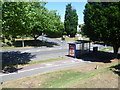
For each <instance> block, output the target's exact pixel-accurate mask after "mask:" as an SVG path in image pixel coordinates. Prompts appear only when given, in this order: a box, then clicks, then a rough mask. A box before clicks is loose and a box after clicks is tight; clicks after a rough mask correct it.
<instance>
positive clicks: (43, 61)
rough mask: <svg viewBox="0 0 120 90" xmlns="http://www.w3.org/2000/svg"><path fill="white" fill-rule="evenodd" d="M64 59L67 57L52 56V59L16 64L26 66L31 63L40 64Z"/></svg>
mask: <svg viewBox="0 0 120 90" xmlns="http://www.w3.org/2000/svg"><path fill="white" fill-rule="evenodd" d="M64 59H67V58H66V57H59V58H52V59H46V60H38V61H30V62H28V63H27V64H21V65H18V67H21V66H26V65H27V66H28V65H33V64H41V63H46V62H52V61H58V60H64Z"/></svg>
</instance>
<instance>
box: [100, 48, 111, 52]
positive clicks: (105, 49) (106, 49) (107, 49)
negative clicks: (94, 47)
mask: <svg viewBox="0 0 120 90" xmlns="http://www.w3.org/2000/svg"><path fill="white" fill-rule="evenodd" d="M112 50H113V48H112V47H107V48H103V49H100V50H99V51H105V52H107V51H112Z"/></svg>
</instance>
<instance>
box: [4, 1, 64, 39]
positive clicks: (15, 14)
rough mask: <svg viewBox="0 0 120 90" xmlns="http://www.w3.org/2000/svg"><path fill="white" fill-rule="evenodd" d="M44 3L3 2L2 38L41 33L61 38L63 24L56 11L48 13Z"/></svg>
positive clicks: (35, 36)
mask: <svg viewBox="0 0 120 90" xmlns="http://www.w3.org/2000/svg"><path fill="white" fill-rule="evenodd" d="M45 5H46V3H45V2H4V3H3V4H2V21H3V22H2V31H3V32H2V37H3V40H4V38H6V39H14V38H15V37H16V36H32V37H34V38H35V39H36V38H37V37H38V36H39V35H41V34H42V33H44V34H46V35H48V36H52V37H55V35H54V34H53V35H52V33H57V34H58V36H61V33H62V31H63V23H62V22H61V21H60V16H59V15H58V14H57V11H54V10H53V11H49V10H48V9H47V8H46V7H45Z"/></svg>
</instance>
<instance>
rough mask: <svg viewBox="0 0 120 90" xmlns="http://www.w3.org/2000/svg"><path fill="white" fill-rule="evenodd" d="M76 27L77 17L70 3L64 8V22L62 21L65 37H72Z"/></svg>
mask: <svg viewBox="0 0 120 90" xmlns="http://www.w3.org/2000/svg"><path fill="white" fill-rule="evenodd" d="M77 25H78V15H77V13H76V10H75V9H73V8H72V6H71V3H70V4H68V5H67V6H66V11H65V20H64V28H65V31H66V33H67V35H70V37H74V36H75V34H76V32H77Z"/></svg>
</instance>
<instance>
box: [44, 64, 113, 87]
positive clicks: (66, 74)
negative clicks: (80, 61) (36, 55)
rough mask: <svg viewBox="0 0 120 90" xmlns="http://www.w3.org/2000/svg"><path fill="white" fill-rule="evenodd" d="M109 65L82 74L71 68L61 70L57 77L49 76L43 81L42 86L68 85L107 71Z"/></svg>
mask: <svg viewBox="0 0 120 90" xmlns="http://www.w3.org/2000/svg"><path fill="white" fill-rule="evenodd" d="M112 66H115V65H112ZM110 67H111V66H110ZM110 67H106V68H103V69H100V70H97V71H94V72H91V73H87V74H84V73H81V72H74V71H71V70H64V71H62V74H60V75H57V77H51V79H48V81H46V82H44V83H43V85H42V87H51V88H65V87H69V86H71V85H72V84H74V83H77V82H79V81H80V80H83V79H86V78H89V77H92V76H94V75H96V74H100V73H104V72H107V71H109V69H110ZM45 75H47V74H45Z"/></svg>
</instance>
